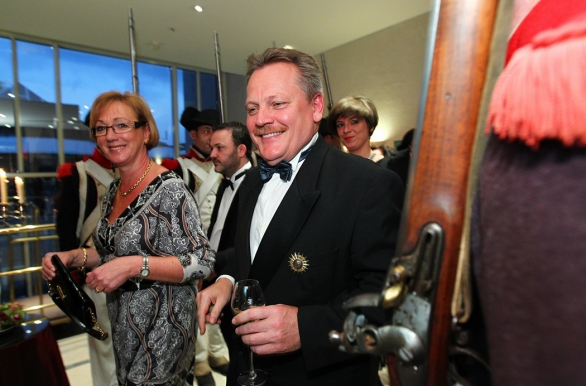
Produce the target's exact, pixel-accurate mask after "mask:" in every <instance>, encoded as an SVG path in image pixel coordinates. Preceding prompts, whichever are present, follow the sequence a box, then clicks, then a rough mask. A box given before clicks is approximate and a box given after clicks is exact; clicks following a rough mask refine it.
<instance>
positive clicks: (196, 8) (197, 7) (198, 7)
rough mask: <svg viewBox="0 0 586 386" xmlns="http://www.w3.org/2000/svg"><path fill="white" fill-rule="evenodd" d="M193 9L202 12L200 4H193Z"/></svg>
mask: <svg viewBox="0 0 586 386" xmlns="http://www.w3.org/2000/svg"><path fill="white" fill-rule="evenodd" d="M195 10H196V11H197V12H202V11H203V8H202V7H201V6H199V5H196V6H195Z"/></svg>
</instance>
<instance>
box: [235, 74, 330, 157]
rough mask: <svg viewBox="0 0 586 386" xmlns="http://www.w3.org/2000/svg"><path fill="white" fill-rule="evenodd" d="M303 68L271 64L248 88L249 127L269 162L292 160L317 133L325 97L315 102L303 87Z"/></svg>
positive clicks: (250, 82)
mask: <svg viewBox="0 0 586 386" xmlns="http://www.w3.org/2000/svg"><path fill="white" fill-rule="evenodd" d="M299 75H300V73H299V70H298V69H297V67H296V66H295V65H294V64H291V63H281V62H278V63H271V64H268V65H266V66H263V67H261V68H259V69H257V70H256V71H255V72H254V73H253V74H252V75H251V77H250V80H249V81H248V87H247V98H246V111H247V114H248V115H247V119H246V126H247V128H248V132H249V133H250V137H251V138H252V141H253V142H254V143H255V145H256V146H257V148H258V149H259V151H260V154H261V156H262V158H263V159H264V160H265V161H267V163H268V164H269V165H276V164H278V163H279V162H280V161H290V160H292V159H293V157H295V155H296V154H297V153H299V151H301V149H302V148H303V146H305V145H306V144H307V143H309V141H310V139H311V137H313V135H314V134H315V133H316V132H317V129H318V125H319V121H320V120H321V118H322V113H323V107H324V104H323V96H322V95H321V94H317V95H315V96H314V97H313V98H312V100H311V101H308V100H307V97H306V95H305V93H304V92H303V90H302V89H301V87H299V84H298V80H299Z"/></svg>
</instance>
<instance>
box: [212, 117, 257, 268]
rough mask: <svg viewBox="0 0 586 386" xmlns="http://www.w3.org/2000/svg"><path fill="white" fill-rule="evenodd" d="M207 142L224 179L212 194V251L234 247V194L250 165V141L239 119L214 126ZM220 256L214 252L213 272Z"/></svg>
mask: <svg viewBox="0 0 586 386" xmlns="http://www.w3.org/2000/svg"><path fill="white" fill-rule="evenodd" d="M211 144H212V153H211V154H210V157H211V159H212V162H213V163H214V169H215V171H216V172H217V173H220V174H222V176H224V179H223V180H222V182H221V184H220V187H219V189H218V194H217V196H216V204H215V206H214V210H213V212H212V219H211V222H210V227H209V229H208V239H209V240H210V246H211V247H212V249H213V250H214V251H216V252H222V251H225V250H226V249H229V248H232V247H233V246H234V239H235V238H236V219H237V215H238V194H237V193H238V188H239V187H240V184H241V183H242V182H243V181H244V177H245V173H246V171H247V170H248V169H250V168H251V167H252V164H251V159H252V141H251V139H250V135H249V134H248V131H247V130H246V126H244V125H243V124H242V123H240V122H227V123H222V124H220V125H217V126H214V129H213V134H212V139H211ZM221 256H222V254H221V253H218V254H217V257H219V258H220V260H218V259H216V265H215V270H216V271H217V272H219V271H221V270H222V269H223V268H224V266H225V264H226V262H225V261H224V260H223V259H222V258H221Z"/></svg>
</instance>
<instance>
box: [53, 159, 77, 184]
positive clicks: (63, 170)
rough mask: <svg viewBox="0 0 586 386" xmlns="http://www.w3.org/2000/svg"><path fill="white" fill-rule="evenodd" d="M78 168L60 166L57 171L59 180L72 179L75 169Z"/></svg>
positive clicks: (69, 164) (65, 165)
mask: <svg viewBox="0 0 586 386" xmlns="http://www.w3.org/2000/svg"><path fill="white" fill-rule="evenodd" d="M74 167H76V166H75V164H72V163H67V164H63V165H60V166H59V169H57V179H58V180H62V179H64V178H65V177H70V176H71V175H73V168H74Z"/></svg>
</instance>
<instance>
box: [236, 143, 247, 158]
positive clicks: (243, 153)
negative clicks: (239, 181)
mask: <svg viewBox="0 0 586 386" xmlns="http://www.w3.org/2000/svg"><path fill="white" fill-rule="evenodd" d="M236 151H237V152H238V158H244V157H246V145H244V144H242V143H241V144H240V145H238V148H237V149H236Z"/></svg>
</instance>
